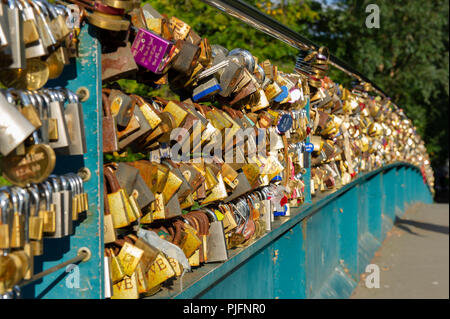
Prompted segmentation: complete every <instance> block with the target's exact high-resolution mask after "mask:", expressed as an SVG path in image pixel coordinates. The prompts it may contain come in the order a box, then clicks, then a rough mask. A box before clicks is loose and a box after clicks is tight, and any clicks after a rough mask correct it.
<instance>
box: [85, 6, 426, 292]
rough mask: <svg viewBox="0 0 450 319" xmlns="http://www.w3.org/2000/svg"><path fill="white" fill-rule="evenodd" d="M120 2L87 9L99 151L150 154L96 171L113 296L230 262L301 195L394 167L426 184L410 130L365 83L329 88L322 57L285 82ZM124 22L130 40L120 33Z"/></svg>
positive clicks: (302, 62) (303, 61)
mask: <svg viewBox="0 0 450 319" xmlns="http://www.w3.org/2000/svg"><path fill="white" fill-rule="evenodd" d="M96 3H97V2H96ZM126 3H127V1H103V5H106V6H109V7H110V8H109V9H108V12H106V11H105V10H106V9H105V8H104V7H102V9H99V8H100V5H96V6H95V8H94V9H92V13H91V14H90V15H89V16H88V20H89V22H90V23H91V24H93V25H94V26H96V27H97V28H98V34H99V39H100V41H102V39H108V40H107V41H104V42H102V44H103V54H102V62H103V63H102V79H103V82H104V83H105V88H104V89H103V108H104V121H103V123H104V130H103V134H104V152H105V153H109V154H114V156H113V158H115V159H116V160H121V159H124V160H125V159H126V158H127V156H129V155H130V154H136V153H138V154H148V158H146V159H139V160H137V161H136V160H132V161H128V162H126V163H125V162H115V161H112V162H110V163H107V164H105V167H104V172H105V189H106V192H105V193H106V194H107V195H106V197H105V203H107V205H105V220H108V222H107V223H108V225H109V226H108V227H107V231H106V232H105V236H106V237H105V243H106V251H107V256H108V260H109V261H110V269H111V278H112V286H111V287H110V289H109V292H110V295H108V297H111V298H139V296H141V297H142V296H151V295H154V294H155V293H157V292H158V291H159V290H160V289H161V288H162V287H164V286H166V287H170V285H172V284H173V279H175V278H177V277H179V276H181V275H182V274H183V272H184V271H186V270H190V269H191V268H192V267H198V266H201V265H202V264H204V263H209V262H222V261H225V260H227V259H228V257H229V254H230V253H231V252H232V249H233V248H242V247H246V246H248V245H250V244H251V243H253V242H254V241H255V240H257V239H258V238H260V237H261V236H263V235H264V233H265V232H267V231H270V230H271V227H272V222H273V221H274V219H275V218H277V217H278V216H289V214H290V209H291V208H292V207H298V206H300V205H301V204H302V203H303V202H304V201H305V198H306V196H307V195H308V194H307V191H306V189H307V188H309V189H310V192H311V194H315V193H316V192H318V191H324V190H332V189H336V188H338V187H341V186H343V185H345V184H347V183H349V182H350V181H351V180H353V179H354V178H356V177H357V176H358V174H362V173H364V172H368V171H371V170H374V169H376V168H379V167H381V166H383V165H386V164H389V163H393V162H396V161H405V162H409V163H412V164H414V165H417V166H420V167H422V168H423V174H424V179H426V181H427V182H428V183H429V184H430V185H432V184H433V177H432V174H431V170H430V166H429V160H428V156H427V154H426V152H425V148H424V145H423V142H422V141H421V139H420V137H419V136H418V135H417V134H416V133H415V131H414V128H413V127H412V124H411V122H410V121H409V120H408V119H407V118H406V117H405V115H404V114H403V112H402V111H401V110H399V109H398V108H397V107H396V106H395V105H394V104H393V103H391V102H390V101H389V100H388V99H382V98H381V97H379V96H376V95H374V94H373V93H372V91H371V88H370V86H368V85H367V84H364V83H356V84H355V86H354V87H353V88H352V89H351V90H349V89H346V88H343V87H341V86H339V85H338V84H336V83H334V82H332V81H331V79H329V78H328V77H327V76H326V74H327V71H328V67H329V64H328V60H329V53H328V50H327V49H326V48H320V49H319V50H318V51H317V52H316V51H313V52H306V53H303V54H301V55H299V57H298V60H297V63H296V68H295V70H294V72H293V73H285V72H282V71H280V70H278V68H277V67H276V66H275V65H272V64H271V63H270V61H268V60H265V61H261V62H258V59H257V58H256V57H254V56H253V55H252V54H251V53H250V52H248V51H246V50H244V49H240V48H236V49H233V50H231V51H229V50H227V48H224V47H222V46H219V45H214V44H213V45H211V44H210V43H209V42H208V40H207V39H206V38H201V37H200V36H199V35H198V34H197V33H195V31H194V30H193V29H192V28H191V27H190V26H189V25H188V24H187V23H186V22H184V21H181V20H180V19H178V18H176V17H167V16H166V15H164V14H160V13H159V12H157V11H156V10H155V9H154V8H152V7H151V6H150V5H149V4H145V5H144V6H142V7H140V6H139V5H137V4H135V5H131V2H128V3H129V7H125V6H126V5H125V4H126ZM91 7H92V6H91ZM111 7H113V8H114V9H112V8H111ZM114 10H116V11H114ZM119 17H120V18H119ZM120 19H121V20H120ZM119 20H120V21H121V22H120V23H122V24H123V25H124V26H125V24H127V23H128V24H130V25H131V26H132V27H131V28H130V29H128V28H127V27H124V28H125V29H127V30H126V31H123V30H122V31H121V30H118V25H119V22H117V21H119ZM108 21H110V22H113V23H112V24H111V25H109V24H108ZM112 34H115V36H114V39H115V41H111V38H112ZM120 34H122V35H120ZM107 35H109V36H107ZM119 65H120V66H119ZM118 66H119V67H118ZM121 78H127V79H134V80H136V81H137V82H138V83H143V84H147V85H149V86H151V87H159V86H162V85H169V87H170V88H171V90H172V91H173V92H175V93H176V94H178V95H179V97H180V100H167V99H165V98H162V97H157V96H138V95H135V94H130V93H126V92H124V90H123V89H121V88H120V86H119V85H118V84H117V83H116V82H115V80H117V79H121ZM108 158H111V157H108ZM125 161H126V160H125ZM308 173H310V174H311V179H310V180H309V179H307V178H306V177H307V175H308ZM305 182H308V183H309V185H308V187H307V188H305ZM105 225H106V224H105ZM168 247H169V248H173V249H174V250H176V249H178V250H177V251H178V252H179V253H178V254H171V253H169V251H171V250H170V249H168ZM130 260H131V261H132V262H130ZM140 261H141V262H140Z"/></svg>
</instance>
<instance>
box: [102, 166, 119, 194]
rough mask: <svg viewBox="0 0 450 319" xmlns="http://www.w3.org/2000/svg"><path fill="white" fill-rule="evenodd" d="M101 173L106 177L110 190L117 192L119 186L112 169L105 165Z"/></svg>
mask: <svg viewBox="0 0 450 319" xmlns="http://www.w3.org/2000/svg"><path fill="white" fill-rule="evenodd" d="M103 173H104V175H105V177H106V181H107V184H108V185H109V187H110V188H111V192H112V193H115V192H118V191H119V190H120V189H121V187H120V184H119V181H118V179H117V176H116V174H115V173H114V171H113V169H112V168H111V167H109V166H106V167H105V168H104V170H103Z"/></svg>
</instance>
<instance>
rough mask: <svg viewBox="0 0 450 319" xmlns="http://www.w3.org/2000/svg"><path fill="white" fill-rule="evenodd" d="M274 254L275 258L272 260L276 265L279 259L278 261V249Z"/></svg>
mask: <svg viewBox="0 0 450 319" xmlns="http://www.w3.org/2000/svg"><path fill="white" fill-rule="evenodd" d="M273 254H274V255H275V257H273V258H272V260H273V263H274V264H276V263H277V259H278V249H276V250H275V251H274V252H273Z"/></svg>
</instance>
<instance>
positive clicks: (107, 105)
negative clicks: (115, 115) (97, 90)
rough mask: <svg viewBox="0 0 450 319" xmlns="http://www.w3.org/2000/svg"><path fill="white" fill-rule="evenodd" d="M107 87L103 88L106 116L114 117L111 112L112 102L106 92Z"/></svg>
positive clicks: (103, 103)
mask: <svg viewBox="0 0 450 319" xmlns="http://www.w3.org/2000/svg"><path fill="white" fill-rule="evenodd" d="M104 90H105V89H103V90H102V106H103V112H104V116H105V117H112V113H111V102H110V101H109V98H108V96H107V95H106V93H105V92H104Z"/></svg>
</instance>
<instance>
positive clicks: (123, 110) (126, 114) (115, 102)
mask: <svg viewBox="0 0 450 319" xmlns="http://www.w3.org/2000/svg"><path fill="white" fill-rule="evenodd" d="M103 91H104V92H105V93H108V94H109V97H108V98H109V101H110V102H111V113H112V115H113V116H114V117H115V118H116V123H117V126H118V127H119V128H121V129H123V128H125V127H127V126H128V123H129V122H130V120H131V117H132V115H133V108H132V100H131V98H130V97H129V96H128V95H127V94H125V93H123V92H121V91H119V90H109V89H103Z"/></svg>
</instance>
